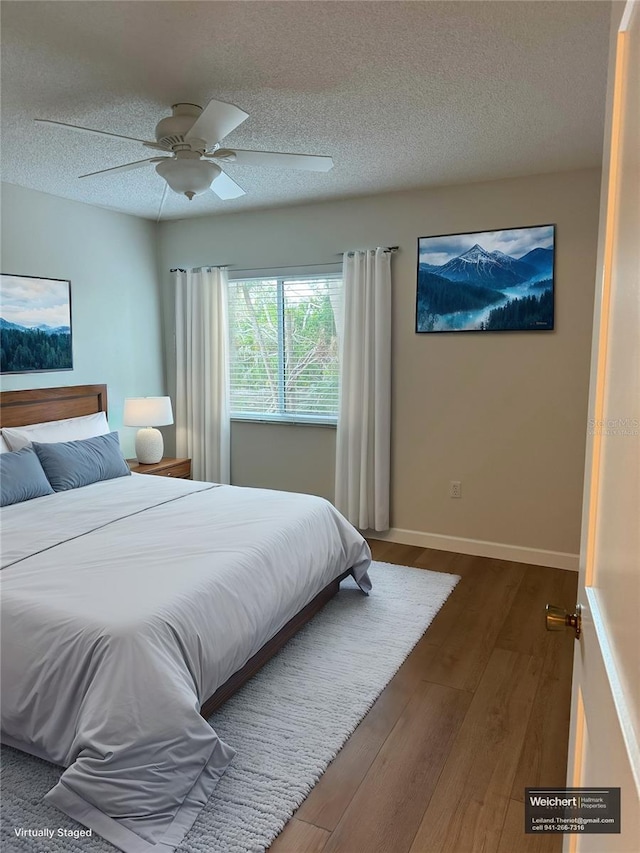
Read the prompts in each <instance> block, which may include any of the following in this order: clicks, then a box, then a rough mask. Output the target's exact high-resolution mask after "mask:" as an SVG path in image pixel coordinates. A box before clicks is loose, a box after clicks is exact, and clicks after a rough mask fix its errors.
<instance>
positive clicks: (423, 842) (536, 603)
mask: <svg viewBox="0 0 640 853" xmlns="http://www.w3.org/2000/svg"><path fill="white" fill-rule="evenodd" d="M371 547H372V551H373V557H374V559H375V560H382V561H384V562H388V563H397V564H400V565H410V566H416V567H418V568H421V569H430V570H432V571H442V572H452V573H454V574H458V575H460V576H461V578H462V579H461V581H460V583H459V584H458V585H457V587H456V588H455V590H454V592H453V593H452V595H451V596H450V598H449V599H448V600H447V602H446V604H445V605H444V607H443V608H442V610H441V611H440V612H439V613H438V615H437V616H436V618H435V620H434V621H433V623H432V624H431V626H430V628H429V629H428V631H427V632H426V634H425V635H424V636H423V637H422V639H421V640H420V641H419V642H418V644H417V646H416V647H415V648H414V650H413V651H412V652H411V654H410V655H409V657H408V658H407V659H406V661H405V662H404V663H403V665H402V666H401V668H400V670H399V671H398V673H397V674H396V676H395V677H394V678H393V679H392V681H391V682H390V683H389V684H388V685H387V687H386V688H385V690H383V692H382V693H381V694H380V696H379V698H378V700H377V701H376V703H375V704H374V705H373V707H372V708H371V710H370V711H369V713H368V714H367V716H366V717H365V718H364V719H363V720H362V722H361V723H360V725H359V726H358V728H357V729H356V730H355V732H354V733H353V734H352V736H351V737H350V738H349V740H348V741H347V743H346V744H345V746H344V747H343V748H342V750H341V751H340V753H339V754H338V755H337V756H336V758H335V759H334V761H333V762H332V763H331V764H330V765H329V767H328V768H327V771H326V772H325V774H324V776H323V777H322V778H321V779H320V781H319V782H318V783H317V785H316V786H315V788H314V789H313V790H312V791H311V793H310V794H309V796H308V797H307V799H306V800H305V802H304V803H303V804H302V805H301V806H300V808H299V809H298V811H297V812H296V814H295V815H294V817H293V818H292V819H291V820H290V821H289V823H288V824H287V826H286V827H285V829H284V831H283V832H282V833H281V835H280V836H279V837H278V838H277V839H276V840H275V842H274V843H273V844H272V846H271V848H270V853H445V851H446V853H559V851H561V849H562V838H561V837H550V836H546V835H542V834H541V835H540V836H538V835H525V834H524V805H523V799H524V788H525V787H526V786H529V787H538V786H543V785H545V786H546V785H549V786H557V785H564V784H565V773H566V760H567V741H568V732H569V705H570V694H571V667H572V660H573V645H574V642H575V641H574V640H573V639H572V637H571V635H570V632H569V631H567V632H566V633H558V634H550V633H548V632H547V631H545V627H544V606H545V604H547V603H548V602H549V603H553V604H560V605H563V606H564V607H566V608H567V609H569V608H572V607H573V606H574V605H575V602H576V589H577V579H578V576H577V573H575V572H567V571H562V570H560V569H549V568H542V567H540V566H529V565H524V564H522V563H510V562H506V561H502V560H490V559H486V558H483V557H469V556H465V555H461V554H451V553H448V552H445V551H433V550H430V549H425V548H417V547H414V546H410V545H395V544H392V543H386V542H377V541H372V542H371Z"/></svg>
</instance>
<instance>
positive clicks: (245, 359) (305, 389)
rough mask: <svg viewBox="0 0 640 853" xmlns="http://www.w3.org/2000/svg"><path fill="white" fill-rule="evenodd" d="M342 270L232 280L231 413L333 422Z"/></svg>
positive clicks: (336, 404) (335, 406)
mask: <svg viewBox="0 0 640 853" xmlns="http://www.w3.org/2000/svg"><path fill="white" fill-rule="evenodd" d="M341 297H342V278H341V277H340V276H315V277H295V278H294V277H291V278H280V277H278V278H259V279H245V280H242V281H231V282H229V327H230V344H231V345H230V351H231V353H230V360H231V366H230V374H231V416H232V417H242V418H252V417H253V418H256V419H265V420H274V421H309V422H315V423H318V422H320V423H335V422H336V421H337V416H338V379H339V371H338V340H337V335H336V322H335V313H334V312H335V311H336V310H337V308H338V304H339V301H340V299H341Z"/></svg>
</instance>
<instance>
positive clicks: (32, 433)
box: [2, 412, 109, 450]
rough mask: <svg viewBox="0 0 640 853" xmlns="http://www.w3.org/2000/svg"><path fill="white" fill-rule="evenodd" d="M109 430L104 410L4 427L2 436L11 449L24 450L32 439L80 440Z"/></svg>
mask: <svg viewBox="0 0 640 853" xmlns="http://www.w3.org/2000/svg"><path fill="white" fill-rule="evenodd" d="M108 432H109V424H108V423H107V416H106V415H105V413H104V412H97V413H96V414H95V415H84V417H81V418H66V419H65V420H63V421H47V422H46V423H43V424H29V426H22V427H4V428H3V430H2V437H3V438H4V440H5V441H6V443H7V444H8V445H9V449H10V450H22V448H23V447H29V445H30V444H31V442H32V441H39V442H41V443H42V444H52V443H54V442H57V441H78V440H79V439H81V438H93V437H94V436H96V435H106V434H107V433H108Z"/></svg>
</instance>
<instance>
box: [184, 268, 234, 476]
mask: <svg viewBox="0 0 640 853" xmlns="http://www.w3.org/2000/svg"><path fill="white" fill-rule="evenodd" d="M174 276H175V290H176V452H177V454H178V456H188V457H190V458H191V460H192V472H193V478H194V480H205V481H208V482H212V483H229V481H230V467H231V463H230V423H229V358H228V349H229V344H228V324H227V284H228V282H227V272H226V270H224V269H217V268H213V269H210V268H203V269H199V270H188V271H186V272H184V271H182V270H177V271H176V272H175V273H174Z"/></svg>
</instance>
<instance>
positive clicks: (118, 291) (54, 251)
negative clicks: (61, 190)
mask: <svg viewBox="0 0 640 853" xmlns="http://www.w3.org/2000/svg"><path fill="white" fill-rule="evenodd" d="M2 272H3V273H13V274H16V275H34V276H43V277H50V278H63V279H70V280H71V303H72V323H73V364H74V369H73V370H72V371H64V372H52V373H24V374H15V375H5V376H2V377H1V381H2V389H3V390H5V391H9V390H19V389H22V388H46V387H55V386H61V385H83V384H91V383H94V382H95V383H99V382H106V383H107V386H108V399H109V423H110V426H111V428H112V429H117V430H119V431H120V437H121V442H122V445H123V450H124V452H125V454H126V455H128V456H133V455H135V454H134V450H133V440H134V437H135V430H134V429H131V428H129V427H124V428H123V427H122V408H123V401H124V398H125V397H126V396H144V395H155V394H163V393H164V380H163V364H162V362H163V359H162V336H161V323H160V305H159V293H158V280H157V263H156V227H155V224H154V223H152V222H148V221H145V220H142V219H137V218H135V217H133V216H127V215H125V214H122V213H114V212H112V211H108V210H103V209H101V208H97V207H92V206H90V205H86V204H80V203H79V202H75V201H69V200H67V199H61V198H56V197H54V196H51V195H47V194H45V193H40V192H35V191H34V190H28V189H24V188H22V187H17V186H14V185H11V184H3V185H2Z"/></svg>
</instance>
